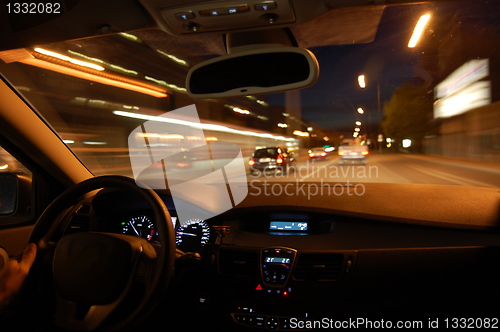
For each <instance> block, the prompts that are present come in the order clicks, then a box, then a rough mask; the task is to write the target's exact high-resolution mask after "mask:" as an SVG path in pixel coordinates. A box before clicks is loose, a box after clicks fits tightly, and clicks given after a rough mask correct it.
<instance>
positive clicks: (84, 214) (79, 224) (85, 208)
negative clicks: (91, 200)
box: [65, 204, 92, 235]
mask: <svg viewBox="0 0 500 332" xmlns="http://www.w3.org/2000/svg"><path fill="white" fill-rule="evenodd" d="M91 211H92V206H91V205H89V204H82V205H81V206H80V207H79V208H78V210H77V211H76V212H75V213H73V216H71V220H70V222H69V224H68V227H67V228H66V232H65V235H68V234H73V233H80V232H88V231H89V224H90V212H91Z"/></svg>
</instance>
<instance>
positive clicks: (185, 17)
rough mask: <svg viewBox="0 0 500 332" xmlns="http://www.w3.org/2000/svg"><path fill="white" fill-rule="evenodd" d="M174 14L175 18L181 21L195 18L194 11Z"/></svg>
mask: <svg viewBox="0 0 500 332" xmlns="http://www.w3.org/2000/svg"><path fill="white" fill-rule="evenodd" d="M174 16H175V18H177V19H178V20H180V21H187V20H190V19H193V18H194V13H193V12H181V13H175V14H174Z"/></svg>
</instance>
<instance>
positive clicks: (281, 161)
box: [276, 156, 283, 165]
mask: <svg viewBox="0 0 500 332" xmlns="http://www.w3.org/2000/svg"><path fill="white" fill-rule="evenodd" d="M276 164H278V165H281V164H283V157H282V156H278V158H276Z"/></svg>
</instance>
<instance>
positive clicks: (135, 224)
mask: <svg viewBox="0 0 500 332" xmlns="http://www.w3.org/2000/svg"><path fill="white" fill-rule="evenodd" d="M122 233H123V234H127V235H135V236H137V237H141V238H143V239H146V240H148V241H151V239H152V238H153V236H154V235H155V233H156V230H155V226H154V225H153V222H152V221H151V219H149V218H148V217H146V216H137V217H133V218H131V219H129V220H127V221H126V222H122Z"/></svg>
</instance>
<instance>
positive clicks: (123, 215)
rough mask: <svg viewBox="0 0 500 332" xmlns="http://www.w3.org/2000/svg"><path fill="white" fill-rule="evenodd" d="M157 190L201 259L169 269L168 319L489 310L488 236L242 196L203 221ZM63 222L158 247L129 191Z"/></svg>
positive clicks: (494, 247)
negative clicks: (172, 278) (179, 210)
mask: <svg viewBox="0 0 500 332" xmlns="http://www.w3.org/2000/svg"><path fill="white" fill-rule="evenodd" d="M160 197H161V198H162V200H163V201H164V203H165V205H166V206H167V209H168V210H169V211H170V214H171V217H172V222H173V226H174V227H175V230H176V232H175V234H176V244H177V248H178V249H179V250H181V251H182V252H192V253H198V254H199V255H200V257H201V260H200V261H198V262H196V263H194V264H191V265H185V266H176V274H177V275H182V277H180V278H177V282H178V283H179V284H178V285H176V287H173V288H174V290H173V295H172V296H173V298H174V299H175V306H176V309H179V312H176V314H177V315H178V317H183V315H185V317H184V319H190V317H192V315H193V314H196V315H199V316H200V317H204V316H206V317H207V320H205V321H217V322H218V323H220V324H227V328H235V326H237V328H239V329H245V328H248V329H249V330H252V329H255V328H258V329H276V330H289V329H291V322H292V321H293V320H292V319H300V320H301V321H304V322H306V321H308V320H314V319H320V318H322V317H332V316H334V317H336V318H338V319H340V318H342V317H343V318H346V319H347V318H352V317H375V318H390V317H397V318H401V317H403V316H405V315H410V316H412V315H413V316H415V315H416V313H418V315H419V316H422V315H429V317H432V315H435V313H436V312H439V313H440V314H443V313H449V314H450V315H451V314H453V315H457V314H464V315H465V314H468V315H471V314H472V313H476V315H479V314H481V315H483V316H484V315H488V314H490V313H495V314H497V313H498V310H499V306H498V305H490V304H489V303H498V298H500V287H498V286H497V282H498V280H500V279H499V278H500V265H499V264H498V261H499V258H500V249H499V248H500V235H499V234H498V233H497V232H482V231H478V230H467V229H457V228H452V227H441V226H436V225H425V224H422V223H421V224H418V223H414V224H410V223H401V222H394V221H390V220H381V219H375V218H369V217H366V216H353V215H351V216H348V215H345V214H343V213H341V212H339V211H333V210H330V211H328V210H318V209H315V208H313V207H301V206H299V205H298V204H295V206H292V204H294V203H293V202H292V203H290V205H287V204H285V203H283V202H280V205H278V204H275V203H274V202H270V204H274V205H273V206H265V205H264V204H262V205H259V206H255V205H253V204H246V205H245V204H242V205H241V206H239V207H237V208H234V209H232V210H230V211H228V212H226V213H224V214H221V215H219V216H216V217H213V218H210V219H206V220H205V219H200V218H191V219H187V220H179V218H178V216H177V214H176V211H175V206H174V204H173V200H172V198H171V197H170V196H169V195H168V194H162V193H160ZM316 201H317V200H316ZM111 207H112V208H111ZM70 219H71V220H69V223H68V227H67V230H66V233H70V232H76V231H100V232H111V233H117V234H128V235H132V236H138V237H142V238H144V239H146V240H148V241H150V242H151V243H153V244H154V245H158V239H157V235H156V231H155V226H154V223H153V221H152V219H151V216H150V211H149V210H148V206H147V205H146V204H145V203H144V202H141V201H140V200H139V199H138V198H137V197H134V196H133V195H132V194H130V193H125V192H121V191H113V190H102V191H101V192H99V193H98V194H96V196H95V197H93V199H92V202H91V203H90V202H84V203H83V204H81V205H80V206H79V207H78V208H76V210H75V211H73V212H72V213H71V217H70ZM430 299H432V300H430ZM165 310H173V309H172V307H171V306H168V307H167V308H166V309H165ZM208 317H209V318H208ZM213 317H218V319H215V320H214V319H213ZM200 322H204V320H203V319H202V318H200ZM293 322H296V321H293ZM306 325H307V324H306ZM201 327H203V326H201Z"/></svg>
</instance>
